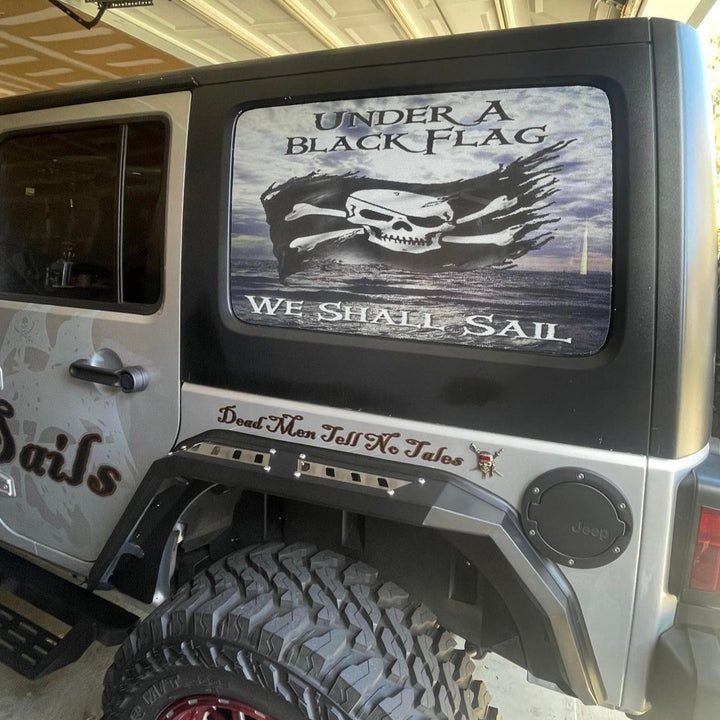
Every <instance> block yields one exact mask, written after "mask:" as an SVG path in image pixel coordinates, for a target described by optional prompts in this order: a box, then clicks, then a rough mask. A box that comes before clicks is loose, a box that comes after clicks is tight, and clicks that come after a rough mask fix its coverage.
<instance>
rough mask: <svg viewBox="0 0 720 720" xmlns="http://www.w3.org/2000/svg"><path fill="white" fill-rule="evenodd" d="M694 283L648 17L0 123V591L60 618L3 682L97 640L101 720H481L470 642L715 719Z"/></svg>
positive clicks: (683, 186) (18, 632) (187, 84)
mask: <svg viewBox="0 0 720 720" xmlns="http://www.w3.org/2000/svg"><path fill="white" fill-rule="evenodd" d="M716 268H717V247H716V244H715V236H714V226H713V179H712V141H711V137H710V130H709V123H708V112H707V107H706V97H705V89H704V85H703V82H702V61H701V58H700V53H699V48H698V42H697V38H696V37H695V35H694V33H693V31H691V30H690V29H688V28H686V27H684V26H680V25H677V24H674V23H671V22H669V21H656V20H652V21H648V20H627V21H618V22H607V23H602V22H597V23H588V24H578V25H573V26H553V27H547V28H539V29H525V30H519V31H512V32H502V33H487V34H483V35H464V36H458V37H452V38H446V39H437V40H429V41H423V42H413V43H411V44H407V43H398V44H391V45H386V46H376V47H370V48H362V49H355V50H348V51H337V52H329V53H317V54H308V55H303V56H296V57H292V58H278V59H269V60H263V61H258V62H248V63H244V64H240V65H232V66H223V67H214V68H207V69H202V70H194V71H192V72H185V73H180V74H177V75H169V76H164V77H151V78H147V79H142V80H133V81H122V82H117V83H110V84H99V85H94V86H89V87H84V88H80V89H77V88H76V89H73V90H71V91H63V92H50V93H45V94H37V95H27V96H22V97H14V98H8V99H4V100H2V101H0V545H1V546H2V552H1V554H0V578H1V579H2V582H1V584H2V587H3V588H5V589H6V590H11V591H12V592H13V593H14V594H15V595H16V596H18V597H20V598H22V599H23V600H25V601H26V602H30V603H31V604H34V605H36V606H38V607H40V608H41V609H42V610H44V611H45V612H47V613H51V614H53V615H55V616H56V617H58V618H60V619H61V620H63V621H64V622H65V623H66V624H67V626H69V627H70V628H71V629H70V630H69V631H68V632H67V633H66V634H65V635H64V636H62V637H59V636H56V635H54V634H52V633H51V632H49V631H48V630H47V629H46V628H43V627H41V626H40V624H38V623H36V622H34V621H31V620H30V619H28V618H25V617H23V616H22V615H21V613H20V611H19V610H17V608H14V607H10V606H8V607H7V608H5V607H3V608H0V659H1V660H2V661H4V662H5V663H7V664H10V665H11V666H12V667H13V668H15V669H16V670H18V671H19V672H21V673H23V674H25V675H27V676H28V677H41V676H43V675H45V674H47V673H49V672H51V671H53V670H55V669H57V668H58V667H61V666H62V665H64V664H66V663H68V662H71V661H73V660H75V659H77V658H78V657H79V656H80V655H81V654H82V652H83V651H84V649H85V648H86V647H87V646H88V644H89V643H90V642H92V641H93V640H95V639H99V640H101V641H103V642H105V643H106V644H113V643H115V644H120V643H121V647H120V649H119V650H118V653H117V655H116V659H115V662H114V664H113V665H112V667H111V668H110V669H109V670H108V672H107V676H106V681H105V695H104V709H105V717H106V718H107V720H120V719H121V718H124V719H126V720H191V719H196V720H197V719H199V718H204V719H205V720H208V719H212V720H224V719H225V720H226V719H228V718H230V719H234V720H238V719H239V718H244V717H249V718H253V719H254V720H265V718H275V719H276V720H280V719H281V718H283V719H284V718H298V719H299V718H304V719H306V720H386V719H387V720H411V719H412V720H431V719H432V720H436V719H437V720H439V719H441V718H442V719H450V718H454V719H456V720H461V719H463V720H465V719H469V718H475V719H478V720H479V719H480V718H495V717H497V712H496V710H495V709H494V708H492V707H490V706H489V704H488V702H489V695H488V692H487V690H486V689H485V686H484V684H483V683H482V682H481V681H479V680H477V679H473V671H474V664H473V661H472V658H473V657H476V656H478V654H482V653H485V652H488V651H492V652H495V653H499V654H500V655H502V656H504V657H506V658H508V659H510V660H512V661H513V662H515V663H517V664H518V665H520V666H522V667H524V668H526V669H527V671H528V674H529V675H530V676H531V677H532V678H534V679H537V680H539V681H541V682H543V683H544V684H550V685H553V686H555V687H557V688H558V689H560V690H561V691H563V692H565V693H567V694H568V695H572V696H574V697H577V698H579V699H580V700H581V701H582V702H584V703H587V704H596V705H603V706H607V707H611V708H618V709H621V710H623V711H625V712H626V713H628V714H629V715H631V716H636V715H641V714H647V717H649V718H655V719H663V718H668V719H670V718H673V719H675V718H688V719H690V718H692V719H694V720H709V719H710V718H714V717H716V715H715V710H716V707H717V704H718V701H720V456H718V454H717V450H714V444H713V443H714V442H715V441H713V440H712V439H711V434H712V416H713V397H714V387H715V385H714V373H715V367H714V352H715V323H716V311H715V308H716ZM107 589H115V590H117V591H120V592H121V593H124V594H126V595H128V596H130V597H132V598H135V599H137V600H139V601H142V602H144V603H152V604H154V605H155V606H156V607H155V609H154V610H153V611H152V612H150V614H149V615H147V616H146V617H144V618H143V619H140V618H138V617H137V616H136V615H135V614H133V613H130V612H128V611H127V610H124V609H121V608H119V607H117V606H115V605H114V604H112V603H111V602H110V601H108V600H107V599H106V597H105V596H102V597H101V596H100V595H98V594H96V593H95V592H94V591H96V590H107ZM456 635H457V636H460V637H461V638H463V639H464V640H461V641H458V640H457V638H456ZM463 643H464V644H463Z"/></svg>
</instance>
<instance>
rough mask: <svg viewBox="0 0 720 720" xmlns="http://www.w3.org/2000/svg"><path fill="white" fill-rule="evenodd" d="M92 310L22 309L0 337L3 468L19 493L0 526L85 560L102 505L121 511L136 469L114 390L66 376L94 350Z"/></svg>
mask: <svg viewBox="0 0 720 720" xmlns="http://www.w3.org/2000/svg"><path fill="white" fill-rule="evenodd" d="M92 315H93V313H89V314H85V315H83V314H81V313H77V314H76V315H75V316H73V317H58V316H57V315H55V316H53V315H51V314H49V313H47V312H44V311H43V310H41V309H39V308H38V309H26V310H20V311H18V312H16V313H15V315H14V316H13V317H12V318H11V320H10V322H9V323H8V329H7V332H6V334H5V337H4V338H3V339H2V342H1V343H0V366H1V367H2V369H3V385H4V387H3V390H2V392H0V472H2V473H3V475H5V476H6V477H9V478H11V479H12V481H13V488H14V490H15V491H16V493H17V498H13V499H6V500H4V501H3V504H2V520H1V522H2V524H3V525H4V526H5V527H6V528H8V529H9V530H11V531H13V532H18V533H20V534H24V532H26V531H27V529H28V528H29V527H30V528H32V537H33V541H34V542H37V543H40V544H42V545H45V546H48V547H53V548H62V550H63V551H64V552H69V553H70V554H72V555H73V556H75V557H79V558H88V559H92V554H91V553H90V552H89V549H90V548H92V547H93V546H94V545H97V544H99V543H100V542H101V539H102V537H103V536H104V534H106V533H107V528H105V527H103V526H102V523H98V521H97V519H98V518H100V517H103V516H104V514H105V513H106V509H103V510H101V509H100V508H101V506H103V505H104V507H105V508H107V503H109V502H112V503H115V501H116V500H117V503H116V504H117V506H118V508H122V507H124V505H125V504H126V503H127V501H128V500H129V497H130V496H131V494H132V492H133V490H134V486H135V477H134V476H135V474H136V472H135V464H134V462H133V458H132V455H131V453H130V448H129V446H128V442H127V438H126V435H125V433H124V432H123V428H124V427H125V426H126V425H127V422H128V418H127V417H123V415H122V412H121V409H120V408H119V407H118V402H117V393H116V392H114V391H113V390H111V389H108V390H107V391H102V390H98V389H97V388H95V387H94V386H93V385H90V384H87V383H79V382H77V381H75V380H73V379H72V378H71V377H70V375H69V372H68V358H72V357H78V356H83V355H84V356H87V357H90V356H92V354H93V327H94V319H93V317H92ZM59 403H60V404H59ZM111 497H112V498H113V499H112V500H111V499H110V498H111ZM0 501H2V498H0Z"/></svg>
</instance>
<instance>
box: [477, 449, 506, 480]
mask: <svg viewBox="0 0 720 720" xmlns="http://www.w3.org/2000/svg"><path fill="white" fill-rule="evenodd" d="M470 449H471V450H472V451H473V452H474V453H475V455H476V457H477V467H476V468H475V469H476V470H479V471H480V474H481V475H482V476H483V480H484V479H485V478H489V477H493V476H494V475H498V476H500V477H502V476H503V475H502V473H501V472H498V471H497V469H496V467H495V460H496V458H497V457H498V455H500V453H501V452H502V448H501V449H500V450H498V451H497V452H494V453H493V452H490V451H489V450H482V449H481V448H480V447H478V446H477V445H476V444H475V443H471V444H470Z"/></svg>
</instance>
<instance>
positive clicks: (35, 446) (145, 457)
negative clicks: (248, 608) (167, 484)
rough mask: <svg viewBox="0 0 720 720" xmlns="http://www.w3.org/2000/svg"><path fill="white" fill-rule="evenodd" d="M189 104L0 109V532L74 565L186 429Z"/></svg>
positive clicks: (94, 549)
mask: <svg viewBox="0 0 720 720" xmlns="http://www.w3.org/2000/svg"><path fill="white" fill-rule="evenodd" d="M189 106H190V93H188V92H177V93H171V94H164V95H154V96H147V97H140V98H125V99H116V100H111V101H104V102H93V103H84V104H78V105H73V106H67V107H56V108H52V109H44V110H32V111H29V112H20V113H15V114H13V115H5V116H3V117H0V372H1V374H0V542H3V543H6V544H8V545H11V546H14V547H15V548H17V549H20V550H24V551H27V552H29V553H33V554H37V555H39V556H41V557H43V558H45V559H47V560H50V561H52V562H55V563H56V564H58V565H61V566H63V567H65V568H67V569H69V570H72V571H73V572H76V573H77V574H79V575H85V574H86V573H87V571H88V570H89V568H90V566H91V563H92V562H93V560H95V559H96V558H97V556H98V554H99V552H100V550H101V549H102V547H103V545H104V543H105V541H106V540H107V538H108V535H109V534H110V532H111V531H112V529H113V527H114V525H115V524H116V522H117V521H118V519H119V517H120V516H121V514H122V512H123V510H124V509H125V508H126V506H127V504H128V502H129V501H130V499H131V497H132V496H133V493H134V492H135V490H136V488H137V486H138V484H139V483H140V481H141V480H142V478H143V476H144V474H145V473H146V471H147V469H148V468H149V466H150V464H151V463H152V462H153V460H154V459H156V458H157V457H158V456H160V455H162V454H165V453H167V452H168V451H169V450H170V448H171V447H172V445H173V442H174V440H175V438H176V434H177V428H178V420H179V350H178V348H179V268H180V234H181V218H182V187H183V175H184V159H185V144H186V128H187V117H188V113H189Z"/></svg>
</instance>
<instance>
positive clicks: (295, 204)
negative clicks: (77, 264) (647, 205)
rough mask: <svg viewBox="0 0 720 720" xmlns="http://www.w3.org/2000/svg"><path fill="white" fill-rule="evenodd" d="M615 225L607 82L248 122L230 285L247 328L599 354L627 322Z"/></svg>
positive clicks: (375, 103) (338, 105) (329, 105)
mask: <svg viewBox="0 0 720 720" xmlns="http://www.w3.org/2000/svg"><path fill="white" fill-rule="evenodd" d="M611 231H612V127H611V123H610V109H609V105H608V100H607V97H606V95H605V94H604V93H603V92H602V91H601V90H599V89H597V88H591V87H585V86H580V87H578V86H573V87H550V88H525V89H510V90H493V91H472V92H470V91H468V92H457V93H443V94H428V95H416V96H402V97H385V98H368V99H356V100H338V101H330V102H322V103H307V104H300V105H285V106H278V107H262V108H252V109H249V110H247V111H245V112H243V113H241V114H240V116H239V117H238V121H237V126H236V139H235V152H234V179H233V200H232V244H231V263H230V273H231V278H230V289H231V301H232V307H233V311H234V313H235V314H236V316H237V317H238V318H239V319H241V320H243V321H244V322H247V323H251V324H260V325H267V326H274V327H287V328H300V329H307V330H316V331H327V332H334V333H343V334H359V335H368V336H380V337H394V338H400V339H404V340H412V341H426V342H440V343H451V344H457V345H468V346H473V347H486V348H499V349H522V350H530V351H536V352H544V353H551V354H571V355H578V354H590V353H593V352H596V351H597V350H598V349H600V348H601V347H602V345H603V344H604V342H605V340H606V338H607V333H608V328H609V321H610V304H611V292H612V276H611V265H612V236H611Z"/></svg>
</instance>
